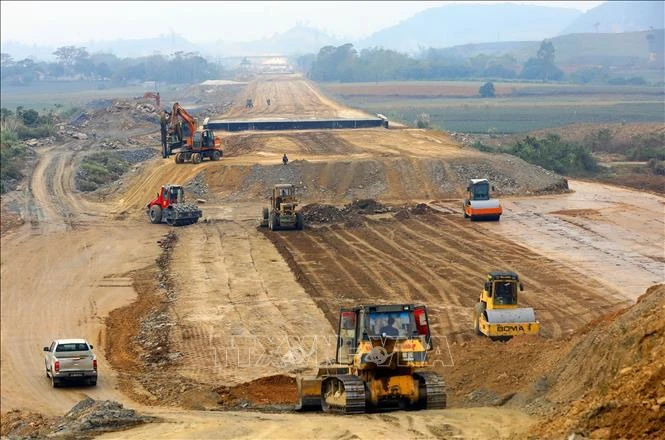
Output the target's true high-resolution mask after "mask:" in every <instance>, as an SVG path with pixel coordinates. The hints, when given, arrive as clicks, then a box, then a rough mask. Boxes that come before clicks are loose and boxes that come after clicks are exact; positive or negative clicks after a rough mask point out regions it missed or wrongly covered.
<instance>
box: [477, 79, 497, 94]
mask: <svg viewBox="0 0 665 440" xmlns="http://www.w3.org/2000/svg"><path fill="white" fill-rule="evenodd" d="M478 93H480V96H482V97H483V98H494V96H495V95H496V92H495V90H494V83H492V82H491V81H488V82H486V83H485V84H483V85H482V86H480V90H478Z"/></svg>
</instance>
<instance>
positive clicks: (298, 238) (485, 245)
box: [271, 213, 625, 342]
mask: <svg viewBox="0 0 665 440" xmlns="http://www.w3.org/2000/svg"><path fill="white" fill-rule="evenodd" d="M492 227H493V225H492V224H480V223H479V224H470V223H468V222H464V219H463V218H461V216H459V217H457V216H455V217H453V216H450V215H447V214H443V213H440V214H438V213H437V214H430V215H428V216H427V217H425V218H420V217H418V216H412V217H411V218H409V219H407V220H403V221H397V220H379V221H375V220H367V221H365V222H364V223H363V224H362V225H361V226H358V227H353V228H344V227H341V226H339V225H337V226H324V227H322V228H316V229H312V228H310V229H307V230H306V231H305V233H303V234H285V235H280V236H278V237H277V236H271V239H273V240H274V241H278V242H279V243H280V246H279V247H280V248H282V249H284V250H285V251H286V252H288V253H289V254H290V255H291V258H292V259H293V261H294V262H295V264H297V265H298V267H299V271H300V272H301V273H302V276H303V277H306V278H307V281H306V282H303V286H304V287H305V288H306V289H307V291H308V292H309V293H310V295H311V296H312V298H313V299H315V300H317V303H318V304H319V305H320V306H321V307H322V308H323V309H324V312H325V314H326V316H328V317H329V320H330V322H331V324H332V325H336V319H337V318H336V313H337V310H338V309H339V307H340V306H344V305H350V304H355V303H357V302H363V301H365V302H369V301H373V302H384V303H385V302H395V301H405V300H408V301H416V302H424V303H426V304H428V305H429V306H430V307H431V308H432V309H433V310H439V311H440V312H439V313H433V316H432V317H431V320H432V327H433V329H435V331H436V332H437V333H438V334H441V335H444V336H447V337H449V338H451V339H452V340H455V341H460V342H461V341H464V340H467V339H469V338H472V337H473V330H472V327H471V310H472V308H473V305H474V304H475V302H476V301H477V296H478V292H479V286H480V283H481V282H482V277H481V276H479V275H478V274H480V273H483V272H486V271H487V270H493V269H496V268H505V267H511V268H513V269H514V270H515V271H516V272H518V273H520V276H521V278H522V279H523V280H524V283H525V284H526V286H527V292H533V293H532V294H528V293H527V294H525V295H524V296H523V297H522V298H523V302H524V304H525V307H533V308H534V309H535V310H536V316H537V318H538V319H539V320H540V322H541V324H542V328H543V334H544V335H545V336H547V337H558V336H562V335H565V334H566V333H567V332H569V331H572V330H574V329H575V328H577V327H579V326H581V325H584V324H586V323H587V322H589V321H590V320H592V319H594V318H595V317H598V316H600V315H601V314H603V313H605V312H607V311H609V310H612V309H613V308H614V307H618V306H620V305H622V304H625V301H624V300H623V299H621V298H620V297H619V296H618V294H617V293H616V292H608V291H607V288H606V287H605V286H603V285H602V284H600V283H598V282H596V281H595V280H590V279H588V278H587V277H585V276H584V275H582V274H580V273H577V272H576V271H575V270H574V269H572V268H570V267H567V266H565V265H562V264H561V263H560V262H557V261H555V260H552V259H549V258H547V257H544V256H542V255H538V254H535V253H533V252H532V251H530V250H529V249H527V248H525V247H524V246H521V245H519V244H517V243H515V242H513V241H510V240H506V239H504V238H502V237H500V236H499V235H498V234H493V233H492V232H491V230H492ZM423 256H426V258H423ZM471 256H473V258H472V257H471ZM315 262H316V264H314V263H315ZM473 279H477V282H476V283H473V282H471V281H470V280H473ZM536 292H538V293H536ZM322 299H325V300H322ZM581 311H583V312H581ZM580 312H581V313H580Z"/></svg>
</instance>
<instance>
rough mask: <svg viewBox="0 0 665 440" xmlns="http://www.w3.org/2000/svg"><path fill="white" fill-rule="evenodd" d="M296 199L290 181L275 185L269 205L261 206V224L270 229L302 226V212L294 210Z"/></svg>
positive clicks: (300, 228) (296, 204)
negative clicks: (266, 206)
mask: <svg viewBox="0 0 665 440" xmlns="http://www.w3.org/2000/svg"><path fill="white" fill-rule="evenodd" d="M297 206H298V199H297V198H296V188H295V187H294V186H293V185H292V184H290V183H280V184H277V185H275V187H274V188H273V189H272V195H271V196H270V207H269V208H263V215H262V217H261V226H263V227H265V226H267V227H268V228H269V229H270V230H271V231H275V230H278V229H298V230H302V229H303V227H304V223H303V216H302V213H301V212H299V211H296V207H297Z"/></svg>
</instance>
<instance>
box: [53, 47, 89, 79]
mask: <svg viewBox="0 0 665 440" xmlns="http://www.w3.org/2000/svg"><path fill="white" fill-rule="evenodd" d="M53 55H55V56H56V57H57V58H58V62H59V63H60V64H62V66H63V67H64V68H65V72H66V73H73V71H74V67H75V65H77V64H78V65H79V66H78V69H77V70H78V71H82V70H89V64H88V63H87V62H86V61H88V60H89V58H90V55H89V54H88V51H87V50H85V47H76V46H62V47H59V48H57V49H56V50H55V52H53ZM85 73H88V72H85Z"/></svg>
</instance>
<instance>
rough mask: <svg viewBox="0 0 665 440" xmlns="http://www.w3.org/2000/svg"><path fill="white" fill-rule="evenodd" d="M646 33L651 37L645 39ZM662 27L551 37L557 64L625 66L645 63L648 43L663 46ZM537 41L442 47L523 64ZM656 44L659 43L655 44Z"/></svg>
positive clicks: (460, 53)
mask: <svg viewBox="0 0 665 440" xmlns="http://www.w3.org/2000/svg"><path fill="white" fill-rule="evenodd" d="M649 35H652V36H653V39H652V40H651V42H650V40H648V39H647V37H648V36H649ZM663 38H664V33H663V30H662V29H660V30H656V31H641V32H625V33H615V34H613V33H584V34H570V35H560V36H558V37H554V38H552V43H553V44H554V48H555V57H556V58H555V62H556V63H557V64H558V65H576V64H607V65H613V66H617V65H625V64H631V63H636V62H638V63H639V62H646V61H647V60H648V59H649V53H650V52H651V50H650V49H651V47H650V45H652V46H654V45H655V46H657V47H662V46H663ZM540 43H541V41H507V42H498V43H497V42H488V43H479V44H464V45H459V46H453V47H450V48H447V49H444V53H447V54H448V55H450V56H454V57H462V58H469V57H474V56H476V55H480V54H486V55H501V54H510V55H512V56H513V57H514V58H515V59H516V61H517V62H519V63H523V62H525V61H526V60H528V59H529V58H530V57H533V56H535V54H536V53H537V52H538V48H539V47H540ZM658 45H660V46H658Z"/></svg>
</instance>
